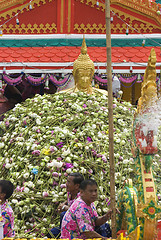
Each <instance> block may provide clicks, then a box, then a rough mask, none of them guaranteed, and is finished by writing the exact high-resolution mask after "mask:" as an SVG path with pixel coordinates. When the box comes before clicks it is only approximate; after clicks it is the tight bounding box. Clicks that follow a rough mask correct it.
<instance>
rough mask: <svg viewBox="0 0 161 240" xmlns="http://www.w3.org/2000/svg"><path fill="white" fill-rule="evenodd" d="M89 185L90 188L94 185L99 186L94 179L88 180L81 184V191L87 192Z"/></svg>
mask: <svg viewBox="0 0 161 240" xmlns="http://www.w3.org/2000/svg"><path fill="white" fill-rule="evenodd" d="M88 185H90V186H93V185H96V186H98V185H97V182H96V181H95V180H94V179H86V180H84V181H83V182H81V184H80V189H82V190H86V188H87V186H88Z"/></svg>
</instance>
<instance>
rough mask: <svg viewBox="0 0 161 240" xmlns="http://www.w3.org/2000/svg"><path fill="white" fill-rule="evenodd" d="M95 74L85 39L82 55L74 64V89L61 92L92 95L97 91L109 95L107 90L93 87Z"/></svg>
mask: <svg viewBox="0 0 161 240" xmlns="http://www.w3.org/2000/svg"><path fill="white" fill-rule="evenodd" d="M94 72H95V68H94V63H93V61H92V60H91V59H90V57H89V55H88V54H87V46H86V42H85V38H84V37H83V42H82V47H81V54H80V55H79V56H78V58H77V59H76V60H75V61H74V64H73V77H74V83H75V86H74V87H73V88H69V89H66V90H63V91H61V92H69V93H70V92H78V91H82V92H85V93H88V94H92V93H94V92H96V91H97V92H101V93H103V94H106V95H107V91H106V90H102V89H98V88H93V87H92V79H93V75H94Z"/></svg>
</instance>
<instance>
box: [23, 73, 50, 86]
mask: <svg viewBox="0 0 161 240" xmlns="http://www.w3.org/2000/svg"><path fill="white" fill-rule="evenodd" d="M47 77H48V74H45V75H44V76H43V75H42V76H41V77H32V76H31V75H29V74H26V79H27V81H28V82H29V83H30V84H31V85H34V86H39V85H41V84H42V83H44V82H45V81H46V80H47Z"/></svg>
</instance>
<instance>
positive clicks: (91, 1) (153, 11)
mask: <svg viewBox="0 0 161 240" xmlns="http://www.w3.org/2000/svg"><path fill="white" fill-rule="evenodd" d="M79 1H80V2H81V3H84V4H86V5H89V6H90V7H92V8H93V7H96V8H97V9H98V10H101V11H105V4H104V3H102V2H99V6H97V2H98V1H97V0H79ZM110 3H111V4H116V5H120V6H122V7H126V8H128V9H130V10H131V11H134V12H137V13H138V12H139V14H141V15H144V16H149V17H150V18H152V19H154V20H155V21H156V22H157V24H158V25H159V26H161V17H160V16H159V15H157V10H158V8H159V7H161V4H157V3H155V2H152V3H151V6H150V5H149V1H147V2H146V3H144V2H143V1H142V0H128V1H127V0H110ZM157 24H156V25H157ZM152 25H153V24H152Z"/></svg>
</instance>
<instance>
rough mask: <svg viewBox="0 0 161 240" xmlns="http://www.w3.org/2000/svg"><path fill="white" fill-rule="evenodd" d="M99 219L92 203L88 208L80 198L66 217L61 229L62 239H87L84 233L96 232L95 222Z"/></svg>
mask: <svg viewBox="0 0 161 240" xmlns="http://www.w3.org/2000/svg"><path fill="white" fill-rule="evenodd" d="M97 217H98V214H97V212H96V208H95V206H94V204H93V203H92V204H91V205H90V206H88V205H87V204H86V203H85V202H84V201H83V200H82V199H81V197H78V198H77V199H76V200H75V202H74V203H73V204H72V206H71V207H70V208H69V209H68V211H67V212H66V214H65V215H64V218H63V221H62V227H61V238H66V239H67V238H69V239H73V238H81V239H85V236H84V234H83V233H84V232H87V231H94V229H95V220H96V218H97Z"/></svg>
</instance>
